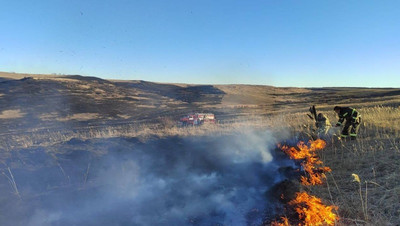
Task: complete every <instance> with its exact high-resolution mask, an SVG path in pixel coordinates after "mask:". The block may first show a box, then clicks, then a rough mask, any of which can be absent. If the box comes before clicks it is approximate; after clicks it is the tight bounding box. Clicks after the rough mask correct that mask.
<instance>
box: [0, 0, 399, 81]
mask: <svg viewBox="0 0 400 226" xmlns="http://www.w3.org/2000/svg"><path fill="white" fill-rule="evenodd" d="M0 10H1V13H0V28H1V33H0V71H8V72H24V73H44V74H51V73H59V74H80V75H86V76H96V77H101V78H107V79H127V80H137V79H140V80H147V81H155V82H180V83H196V84H261V85H274V86H298V87H326V86H356V87H400V78H399V77H400V63H399V62H400V1H394V0H393V1H376V0H363V1H361V0H360V1H353V0H346V1H337V0H335V1H332V0H324V1H321V0H315V1H307V0H305V1H301V0H284V1H277V0H263V1H261V0H254V1H249V0H247V1H244V0H243V1H234V0H181V1H177V0H169V1H166V0H158V1H157V0H131V1H127V0H114V1H104V0H97V1H92V0H86V1H82V0H80V1H77V0H68V1H66V0H63V1H61V0H41V1H32V0H15V1H6V0H3V1H1V9H0Z"/></svg>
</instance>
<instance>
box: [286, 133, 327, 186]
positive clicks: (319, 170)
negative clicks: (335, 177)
mask: <svg viewBox="0 0 400 226" xmlns="http://www.w3.org/2000/svg"><path fill="white" fill-rule="evenodd" d="M308 143H309V145H306V144H305V143H304V142H302V141H300V142H299V143H298V144H297V146H296V147H288V146H286V145H283V146H280V148H281V149H282V150H283V151H284V152H285V153H286V154H287V155H289V157H290V158H291V159H296V160H300V159H304V160H303V162H302V163H301V165H302V166H303V169H304V171H305V172H306V174H307V176H302V177H301V183H302V184H304V185H317V184H323V179H325V178H326V176H325V173H326V172H330V171H331V169H330V168H329V167H317V166H316V165H321V164H322V161H321V160H319V158H318V156H317V155H316V151H317V150H319V149H323V148H325V146H326V142H325V141H324V140H321V139H318V140H315V141H309V142H308Z"/></svg>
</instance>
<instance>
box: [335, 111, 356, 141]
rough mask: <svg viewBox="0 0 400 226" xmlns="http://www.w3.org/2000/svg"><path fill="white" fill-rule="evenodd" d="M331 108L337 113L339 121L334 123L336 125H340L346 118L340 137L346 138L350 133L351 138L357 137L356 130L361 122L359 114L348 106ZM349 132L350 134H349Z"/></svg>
mask: <svg viewBox="0 0 400 226" xmlns="http://www.w3.org/2000/svg"><path fill="white" fill-rule="evenodd" d="M333 110H334V111H335V112H336V113H337V114H338V116H339V121H338V122H337V123H336V127H338V126H341V125H342V124H343V121H344V120H345V119H346V123H345V124H344V127H343V130H342V134H341V135H340V136H341V137H342V138H347V137H348V136H349V135H350V138H351V140H356V139H357V132H358V129H359V128H360V124H361V114H360V113H358V111H356V109H353V108H349V107H339V106H335V107H334V108H333ZM349 132H350V134H349Z"/></svg>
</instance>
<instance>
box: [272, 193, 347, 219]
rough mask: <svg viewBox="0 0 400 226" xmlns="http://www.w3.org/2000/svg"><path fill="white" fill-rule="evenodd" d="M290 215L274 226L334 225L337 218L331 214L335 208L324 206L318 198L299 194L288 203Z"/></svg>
mask: <svg viewBox="0 0 400 226" xmlns="http://www.w3.org/2000/svg"><path fill="white" fill-rule="evenodd" d="M288 205H289V210H288V212H289V213H291V217H290V220H289V218H288V217H282V218H281V220H280V222H273V223H272V225H274V226H286V225H334V224H335V222H336V221H337V220H339V217H338V216H337V215H336V214H335V213H333V211H334V210H337V209H338V207H337V206H327V205H324V204H323V203H322V201H321V199H320V198H317V197H315V196H312V195H309V194H307V193H306V192H299V193H297V194H296V198H295V199H294V200H292V201H290V202H289V203H288Z"/></svg>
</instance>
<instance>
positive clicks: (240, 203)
mask: <svg viewBox="0 0 400 226" xmlns="http://www.w3.org/2000/svg"><path fill="white" fill-rule="evenodd" d="M275 143H276V140H275V139H274V137H273V136H272V134H270V133H268V132H264V133H260V132H258V133H256V132H242V133H240V134H236V135H231V136H219V137H196V138H193V137H192V138H179V137H171V138H165V139H157V140H151V141H147V142H140V141H138V140H137V139H121V138H118V139H108V140H104V139H103V140H96V141H86V142H83V141H76V140H75V141H71V142H69V143H68V144H65V145H63V146H60V147H59V148H63V150H64V151H63V153H62V154H61V153H59V154H57V155H56V159H57V163H58V164H54V165H53V166H47V168H46V167H45V168H43V167H42V168H41V170H33V171H32V170H28V169H23V168H20V169H18V170H14V172H15V173H14V174H15V177H16V182H17V184H19V186H20V192H21V197H22V200H19V201H17V203H19V204H13V205H12V206H11V208H10V209H8V210H7V211H5V213H3V214H10V215H9V216H10V217H9V218H5V217H4V216H3V217H2V218H0V220H1V222H0V223H1V224H2V225H260V224H261V223H262V222H263V220H265V219H266V218H268V217H270V216H272V215H273V214H274V213H273V210H274V205H275V204H274V203H271V201H270V200H269V199H268V197H267V195H266V192H267V191H268V189H269V188H271V187H272V186H273V185H274V184H276V183H277V182H279V181H281V180H282V179H283V177H282V176H281V175H280V173H279V168H280V167H281V166H282V165H284V164H291V163H290V162H285V161H284V160H282V161H278V160H277V159H276V158H274V156H273V153H272V152H271V150H273V149H274V148H275ZM88 146H90V147H91V148H93V150H95V149H97V150H100V151H99V152H97V154H96V153H95V152H94V151H87V150H84V148H85V147H88ZM81 148H82V149H81ZM102 150H107V151H108V153H104V152H103V153H102V154H99V153H101V152H102ZM41 151H42V152H43V150H41ZM26 152H27V153H30V154H31V155H32V156H33V154H32V152H33V151H32V150H27V151H26ZM20 155H24V154H23V153H20ZM53 159H54V158H53ZM45 161H47V162H49V161H50V160H49V159H47V160H45ZM37 164H38V165H39V163H37ZM41 164H43V162H42V163H41ZM33 168H35V167H33ZM61 169H62V170H61ZM39 171H40V172H39ZM61 171H62V172H61ZM60 178H61V179H60ZM38 184H39V185H38ZM11 201H12V200H10V199H8V203H11ZM2 205H3V207H2V208H1V209H5V207H4V205H7V202H6V203H4V204H2ZM19 216H23V217H19Z"/></svg>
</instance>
